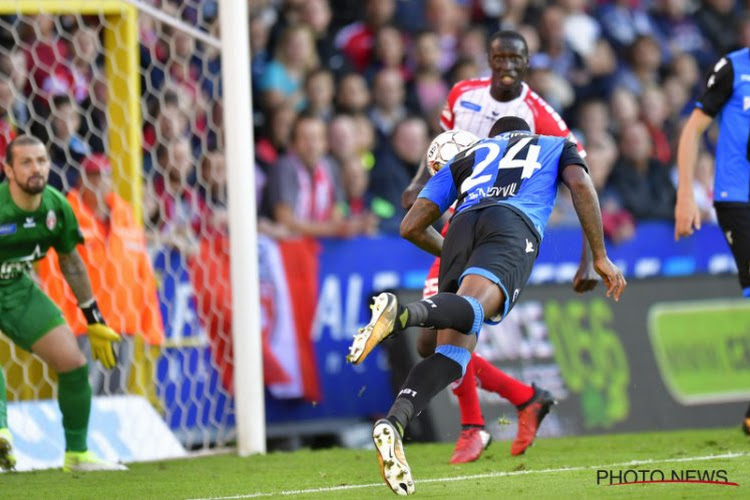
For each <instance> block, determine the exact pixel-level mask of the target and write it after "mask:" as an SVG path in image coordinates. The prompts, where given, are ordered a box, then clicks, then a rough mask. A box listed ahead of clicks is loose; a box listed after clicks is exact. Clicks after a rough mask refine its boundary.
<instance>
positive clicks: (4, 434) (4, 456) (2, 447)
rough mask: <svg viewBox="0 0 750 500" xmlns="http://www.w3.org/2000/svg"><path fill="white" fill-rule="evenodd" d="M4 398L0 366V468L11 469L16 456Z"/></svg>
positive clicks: (14, 463)
mask: <svg viewBox="0 0 750 500" xmlns="http://www.w3.org/2000/svg"><path fill="white" fill-rule="evenodd" d="M5 399H6V392H5V375H4V374H3V370H2V368H0V470H12V469H13V468H14V467H15V466H16V457H15V455H14V454H13V440H12V439H11V435H10V430H9V429H8V410H7V407H6V403H5Z"/></svg>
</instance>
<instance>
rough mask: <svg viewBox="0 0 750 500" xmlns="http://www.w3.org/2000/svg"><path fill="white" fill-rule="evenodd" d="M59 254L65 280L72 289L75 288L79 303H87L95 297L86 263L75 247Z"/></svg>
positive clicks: (74, 293) (74, 291) (74, 292)
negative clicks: (70, 250)
mask: <svg viewBox="0 0 750 500" xmlns="http://www.w3.org/2000/svg"><path fill="white" fill-rule="evenodd" d="M58 255H59V261H60V271H62V273H63V276H65V281H67V282H68V285H70V289H71V290H73V295H75V296H76V299H77V300H78V303H79V304H85V303H87V302H89V301H91V300H92V299H93V298H94V292H93V291H92V290H91V281H89V274H88V271H86V265H85V264H84V263H83V259H81V256H80V255H79V253H78V250H75V249H73V251H72V252H70V253H67V254H66V253H60V254H58Z"/></svg>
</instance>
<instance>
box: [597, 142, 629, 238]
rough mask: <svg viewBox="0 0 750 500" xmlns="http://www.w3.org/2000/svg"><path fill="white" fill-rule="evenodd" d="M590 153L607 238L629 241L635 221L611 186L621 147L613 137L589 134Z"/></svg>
mask: <svg viewBox="0 0 750 500" xmlns="http://www.w3.org/2000/svg"><path fill="white" fill-rule="evenodd" d="M586 153H587V156H586V163H588V165H589V175H591V182H593V184H594V187H595V188H596V194H597V195H598V197H599V205H600V206H601V210H602V227H603V229H604V236H606V237H607V238H609V240H610V241H612V242H613V243H621V242H623V241H627V240H629V239H631V238H632V237H633V236H635V220H634V219H633V216H632V215H630V213H629V212H628V211H627V210H625V208H624V207H623V204H622V199H621V198H620V195H619V194H618V193H617V191H616V190H615V189H614V188H613V187H612V185H611V183H610V182H609V181H610V177H611V174H612V169H613V168H614V166H615V161H616V160H617V145H616V144H615V141H614V139H612V137H611V136H610V135H609V133H607V132H606V131H605V130H604V129H599V130H598V131H593V132H591V133H590V134H589V136H588V138H587V141H586Z"/></svg>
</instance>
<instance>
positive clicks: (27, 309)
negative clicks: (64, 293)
mask: <svg viewBox="0 0 750 500" xmlns="http://www.w3.org/2000/svg"><path fill="white" fill-rule="evenodd" d="M3 167H4V172H5V176H6V178H7V180H6V181H5V182H3V183H0V311H2V314H0V331H2V332H3V333H4V334H5V335H6V336H8V337H9V338H10V339H11V340H12V341H13V343H14V344H16V345H17V346H19V347H21V348H22V349H25V350H27V351H30V352H33V353H34V354H36V355H37V356H39V357H40V358H41V359H42V360H43V361H44V362H45V363H47V364H48V365H49V366H50V368H52V369H53V370H54V371H55V372H57V375H58V388H57V401H58V403H59V405H60V412H61V413H62V424H63V430H64V431H65V432H64V433H65V462H64V465H63V470H65V471H93V470H124V469H126V467H125V466H123V465H120V464H115V463H110V462H106V461H104V460H101V459H99V458H98V457H96V456H95V455H94V454H93V453H92V452H90V451H88V447H87V443H86V436H87V433H88V423H89V412H90V410H91V386H90V385H89V379H88V365H87V364H86V358H85V356H84V355H83V354H82V353H81V351H80V350H79V349H78V343H77V342H76V339H75V337H74V336H73V332H72V331H71V330H70V327H69V326H68V325H67V324H66V323H65V319H64V318H63V315H62V313H61V312H60V309H58V307H57V306H56V305H55V304H54V303H53V302H52V301H51V300H50V299H49V298H48V297H47V295H45V294H44V292H42V291H41V290H40V289H39V287H37V285H36V283H34V279H33V278H32V277H31V275H30V273H31V272H32V267H31V266H32V263H33V262H35V261H37V260H39V259H41V258H43V257H44V256H45V255H46V254H47V250H48V249H49V248H50V247H54V248H55V250H57V253H58V255H59V257H60V259H59V261H60V269H61V271H62V273H63V275H64V276H65V280H66V281H67V282H68V285H70V288H71V290H72V291H73V294H74V295H75V296H76V299H77V300H78V304H79V307H80V308H81V311H82V312H83V315H84V316H85V317H86V320H87V322H88V324H89V326H88V335H89V341H90V343H91V350H92V355H93V358H94V359H96V360H98V361H100V362H101V363H102V365H104V367H105V368H112V367H114V365H115V355H114V351H113V349H112V342H117V341H119V340H120V336H119V335H118V334H117V333H115V332H114V331H113V330H112V329H111V328H109V327H108V326H107V325H106V324H105V322H104V318H102V315H101V312H99V308H98V306H97V304H96V300H95V299H94V296H93V294H92V292H91V284H90V282H89V278H88V274H87V273H86V267H85V266H84V263H83V261H82V260H81V257H80V256H79V255H78V251H77V250H76V246H77V245H78V244H79V243H82V242H83V236H82V235H81V232H80V230H79V229H78V222H77V221H76V218H75V215H74V214H73V210H72V209H71V207H70V204H68V201H67V200H66V199H65V197H64V196H63V195H62V194H61V193H60V192H59V191H57V190H55V189H54V188H52V187H49V186H47V178H48V176H49V169H50V159H49V155H48V153H47V149H46V148H45V147H44V144H42V142H41V141H40V140H39V139H37V138H36V137H32V136H28V135H21V136H18V137H16V138H15V139H14V140H13V141H12V142H11V143H10V144H8V148H7V152H6V161H5V164H4V166H3ZM5 397H6V391H5V378H4V376H3V372H2V370H0V468H3V469H5V470H9V469H12V468H13V467H14V466H15V463H16V459H15V457H14V455H13V452H12V441H11V434H10V431H9V429H8V418H7V412H6V406H5Z"/></svg>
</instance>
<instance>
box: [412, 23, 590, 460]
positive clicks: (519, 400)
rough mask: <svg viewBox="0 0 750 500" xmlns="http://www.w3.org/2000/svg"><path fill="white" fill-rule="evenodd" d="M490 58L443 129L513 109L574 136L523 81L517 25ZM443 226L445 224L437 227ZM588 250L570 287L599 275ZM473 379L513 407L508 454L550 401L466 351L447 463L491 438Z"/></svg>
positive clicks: (430, 288) (419, 183)
mask: <svg viewBox="0 0 750 500" xmlns="http://www.w3.org/2000/svg"><path fill="white" fill-rule="evenodd" d="M488 57H489V65H490V69H491V70H492V75H491V76H490V77H489V78H476V79H473V80H463V81H460V82H458V83H457V84H456V85H454V87H453V89H451V91H450V93H449V94H448V99H447V103H446V105H445V108H444V109H443V113H442V116H441V119H440V123H441V125H442V126H443V128H444V129H445V130H451V129H457V130H466V131H468V132H472V133H473V134H475V135H476V136H478V137H480V138H484V137H487V136H488V134H489V131H490V128H491V127H492V124H494V123H495V121H496V120H497V119H498V118H500V117H502V116H507V115H512V116H520V117H522V118H523V119H524V120H526V122H527V123H528V124H529V125H530V126H531V131H532V132H533V133H535V134H544V135H554V136H560V137H567V138H569V139H570V140H572V141H573V142H577V141H576V140H575V137H573V134H572V133H571V132H570V130H569V129H568V126H567V125H566V124H565V122H564V121H563V119H562V118H560V115H558V114H557V112H555V110H554V109H552V107H551V106H550V105H549V104H547V102H545V100H544V99H542V98H541V97H540V96H539V95H538V94H537V93H536V92H534V91H533V90H531V89H530V88H529V86H528V85H527V84H526V83H525V82H523V77H524V75H525V73H526V71H527V70H528V67H529V55H528V47H527V45H526V40H525V39H524V38H523V36H521V35H520V34H519V33H517V32H515V31H499V32H497V33H495V34H494V35H492V36H491V37H490V39H489V42H488ZM578 149H579V151H580V152H581V156H584V155H585V152H584V151H583V150H582V148H581V146H580V144H579V146H578ZM428 178H429V174H428V173H427V169H426V167H425V166H424V164H423V165H422V167H421V168H420V170H419V172H418V173H417V175H416V176H415V178H414V179H413V180H412V182H411V184H410V185H409V187H407V189H406V190H405V191H404V193H403V197H402V203H403V204H404V206H405V207H406V208H408V207H409V206H411V205H412V204H413V203H414V200H415V199H416V197H417V195H418V194H419V192H420V190H421V189H422V187H423V186H424V184H425V183H426V182H427V179H428ZM446 230H447V225H446V227H445V228H444V229H443V234H445V231H446ZM584 240H585V238H584ZM588 257H589V254H588V252H587V246H586V244H585V241H584V248H583V251H582V256H581V264H580V266H579V269H578V272H577V273H576V275H575V278H574V280H573V288H574V290H575V291H577V292H585V291H588V290H592V289H593V288H594V287H595V286H596V283H597V281H598V278H597V277H596V274H595V273H594V272H593V268H592V267H591V263H590V259H589V258H588ZM439 269H440V258H439V257H438V258H436V259H435V262H434V263H433V264H432V267H431V268H430V272H429V274H428V276H427V280H426V281H425V286H424V290H423V297H424V298H427V297H431V296H433V295H435V294H436V293H437V291H438V286H437V285H438V272H439ZM417 348H418V350H419V353H420V355H422V356H429V355H430V354H432V353H433V351H434V350H435V333H434V332H432V331H430V330H422V332H421V333H420V335H419V339H418V342H417ZM477 378H478V379H479V382H480V384H481V387H482V388H483V389H485V390H488V391H492V392H495V393H497V394H499V395H500V396H502V397H503V398H505V399H507V400H509V401H510V402H511V403H512V404H513V405H515V406H516V408H517V409H518V432H517V434H516V438H515V440H514V441H513V444H512V446H511V450H510V451H511V454H512V455H520V454H522V453H523V452H525V451H526V448H528V447H529V446H531V444H532V442H533V441H534V438H535V437H536V433H537V430H538V429H539V424H541V422H542V419H543V418H544V417H545V415H546V414H547V412H548V411H549V408H550V406H552V404H554V400H553V399H552V397H551V395H550V394H549V392H547V391H545V390H543V389H540V388H539V387H536V386H534V385H531V386H530V385H527V384H524V383H523V382H521V381H519V380H516V379H514V378H513V377H511V376H509V375H508V374H506V373H504V372H503V371H501V370H499V369H498V368H496V367H495V366H494V365H492V364H491V363H490V362H489V361H487V360H485V359H483V358H481V357H480V356H478V355H477V354H472V356H471V362H470V363H469V365H468V366H467V368H466V373H465V375H464V377H463V378H462V379H460V380H458V381H457V382H455V383H454V385H453V393H454V394H455V395H456V396H457V397H458V403H459V408H460V410H461V426H462V431H461V434H460V436H459V438H458V441H457V442H456V447H455V449H454V450H453V455H452V456H451V459H450V462H451V463H453V464H458V463H465V462H471V461H474V460H476V459H478V458H479V456H480V455H481V454H482V451H484V449H485V448H486V447H487V446H488V445H489V442H490V434H489V433H488V432H487V431H486V430H485V429H484V417H483V416H482V410H481V407H480V405H479V397H478V395H477Z"/></svg>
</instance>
